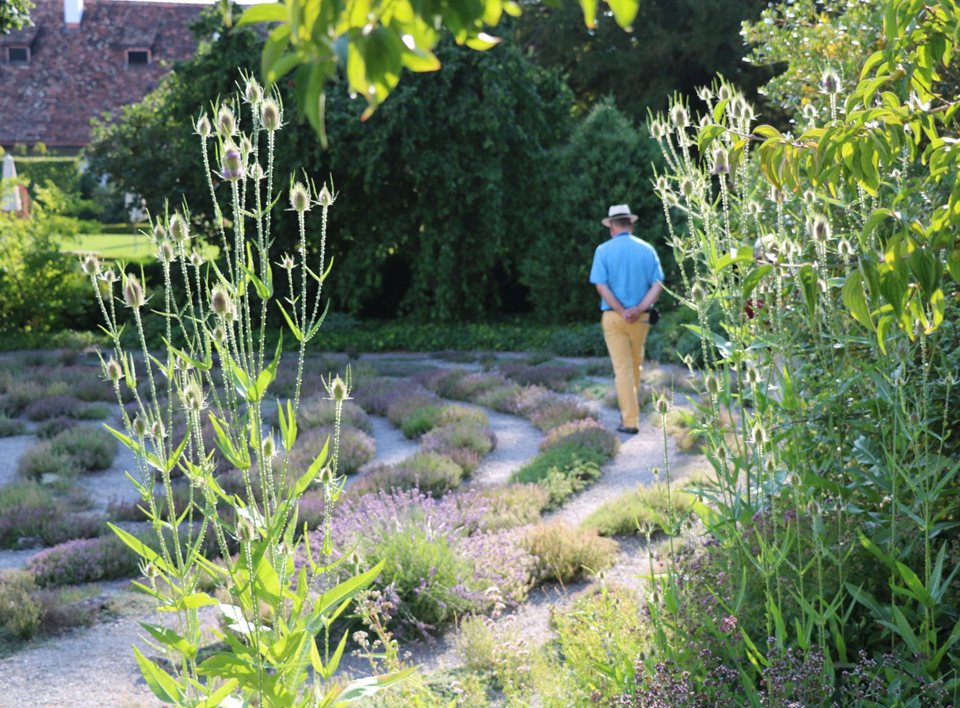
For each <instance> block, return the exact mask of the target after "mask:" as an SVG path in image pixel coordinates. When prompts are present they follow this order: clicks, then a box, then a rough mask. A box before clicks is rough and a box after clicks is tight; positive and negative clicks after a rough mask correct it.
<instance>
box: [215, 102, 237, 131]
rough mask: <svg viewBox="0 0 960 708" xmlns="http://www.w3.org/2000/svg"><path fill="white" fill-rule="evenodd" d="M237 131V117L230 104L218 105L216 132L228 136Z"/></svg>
mask: <svg viewBox="0 0 960 708" xmlns="http://www.w3.org/2000/svg"><path fill="white" fill-rule="evenodd" d="M236 131H237V119H236V118H235V117H234V115H233V110H232V109H231V108H230V106H220V110H219V111H217V132H219V133H220V135H221V136H222V137H224V138H229V137H230V136H231V135H233V134H234V133H235V132H236Z"/></svg>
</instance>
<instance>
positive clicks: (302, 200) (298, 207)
mask: <svg viewBox="0 0 960 708" xmlns="http://www.w3.org/2000/svg"><path fill="white" fill-rule="evenodd" d="M290 207H291V208H292V209H293V210H294V211H295V212H297V213H298V214H302V213H304V212H305V211H310V192H308V191H307V188H306V186H304V184H303V183H302V182H296V183H295V184H294V185H293V187H291V188H290Z"/></svg>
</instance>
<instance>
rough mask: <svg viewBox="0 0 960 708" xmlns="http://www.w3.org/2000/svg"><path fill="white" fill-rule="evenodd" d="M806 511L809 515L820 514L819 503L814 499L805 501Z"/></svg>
mask: <svg viewBox="0 0 960 708" xmlns="http://www.w3.org/2000/svg"><path fill="white" fill-rule="evenodd" d="M807 513H808V514H810V516H820V503H819V502H818V501H817V500H816V499H811V500H810V501H809V502H807Z"/></svg>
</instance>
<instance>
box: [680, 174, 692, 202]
mask: <svg viewBox="0 0 960 708" xmlns="http://www.w3.org/2000/svg"><path fill="white" fill-rule="evenodd" d="M695 189H696V185H695V184H694V183H693V180H692V179H690V178H689V177H684V178H683V179H682V180H680V191H681V192H683V196H685V197H686V198H687V199H689V198H690V197H692V196H693V192H694V190H695Z"/></svg>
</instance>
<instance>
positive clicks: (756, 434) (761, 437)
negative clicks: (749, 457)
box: [752, 423, 767, 445]
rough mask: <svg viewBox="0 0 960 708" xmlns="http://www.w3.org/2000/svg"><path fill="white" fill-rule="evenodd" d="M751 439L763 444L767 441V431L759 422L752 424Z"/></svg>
mask: <svg viewBox="0 0 960 708" xmlns="http://www.w3.org/2000/svg"><path fill="white" fill-rule="evenodd" d="M752 435H753V441H754V442H755V443H759V444H760V445H763V444H764V443H766V442H767V432H766V431H765V430H764V429H763V426H762V425H760V423H756V424H754V426H753V430H752Z"/></svg>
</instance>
